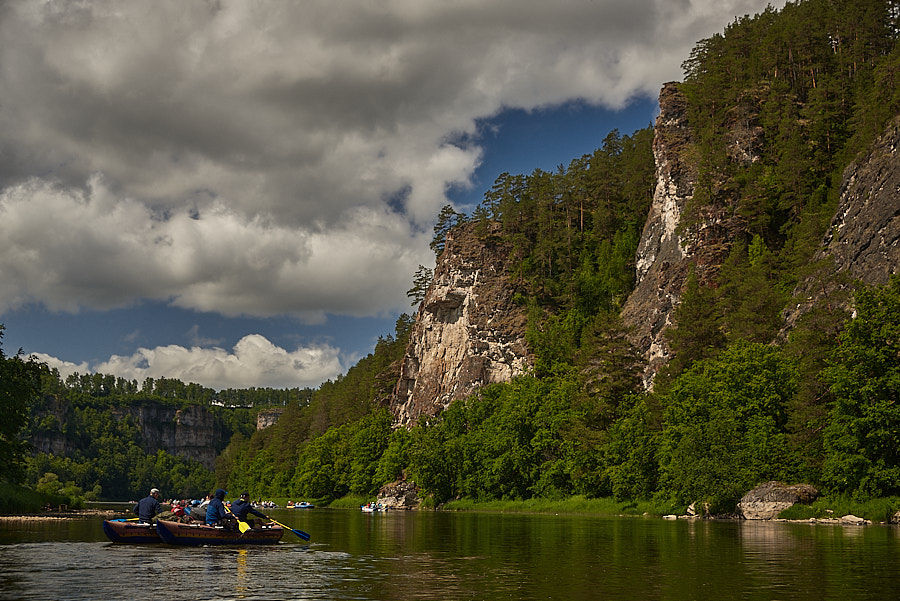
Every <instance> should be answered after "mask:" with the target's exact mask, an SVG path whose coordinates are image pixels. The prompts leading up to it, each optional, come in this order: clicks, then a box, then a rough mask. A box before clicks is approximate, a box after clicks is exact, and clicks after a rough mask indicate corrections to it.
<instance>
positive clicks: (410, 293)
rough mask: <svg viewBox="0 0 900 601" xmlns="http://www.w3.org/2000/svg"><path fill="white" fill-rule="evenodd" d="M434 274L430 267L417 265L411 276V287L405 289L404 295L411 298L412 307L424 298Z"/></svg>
mask: <svg viewBox="0 0 900 601" xmlns="http://www.w3.org/2000/svg"><path fill="white" fill-rule="evenodd" d="M433 278H434V274H433V272H432V270H431V269H429V268H428V267H425V266H424V265H419V268H418V269H417V270H416V275H415V276H413V287H412V288H410V289H409V290H407V291H406V296H407V297H408V298H411V299H412V302H411V303H410V304H411V305H412V306H413V307H415V306H417V305H418V304H419V303H421V302H422V301H423V300H424V299H425V292H426V291H427V290H428V286H430V285H431V280H432V279H433Z"/></svg>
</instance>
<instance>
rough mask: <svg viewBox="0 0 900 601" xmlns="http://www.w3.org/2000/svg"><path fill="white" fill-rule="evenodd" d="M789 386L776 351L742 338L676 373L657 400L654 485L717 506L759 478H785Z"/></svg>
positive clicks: (789, 372) (793, 377)
mask: <svg viewBox="0 0 900 601" xmlns="http://www.w3.org/2000/svg"><path fill="white" fill-rule="evenodd" d="M796 385H797V374H796V368H795V367H794V365H793V364H791V362H790V361H789V360H787V359H786V358H785V357H784V356H783V353H782V352H781V351H780V350H778V349H777V348H775V347H771V346H768V345H762V344H758V343H750V342H743V341H740V342H737V343H735V344H733V345H731V346H729V347H728V348H727V349H726V350H725V351H724V352H723V353H722V354H721V355H720V356H719V357H718V358H716V359H707V360H704V361H700V362H698V363H696V364H695V365H694V366H693V367H692V368H691V369H689V370H688V371H686V372H684V373H683V374H681V376H679V377H678V379H677V380H676V381H675V382H674V383H673V385H672V387H671V389H670V390H669V392H668V395H667V398H666V399H664V401H663V402H664V405H665V426H664V428H663V431H662V434H661V443H660V449H659V454H660V470H661V473H660V476H661V483H660V484H661V488H662V489H663V490H664V491H665V492H667V493H668V494H670V495H672V497H673V498H675V499H677V500H681V501H684V502H691V501H704V502H709V503H710V505H711V506H712V507H713V508H719V509H721V508H724V507H727V506H728V505H729V504H730V505H732V506H733V504H734V503H735V502H736V501H737V500H738V499H739V498H740V497H741V496H742V495H743V494H744V493H745V492H746V491H748V490H750V489H751V488H753V486H755V485H756V484H758V483H759V482H763V481H767V480H778V479H785V478H787V476H789V475H790V473H791V469H792V465H791V458H790V456H789V454H788V453H787V437H786V431H785V423H786V421H787V406H788V401H789V400H790V399H791V397H792V396H793V394H794V392H795V390H796Z"/></svg>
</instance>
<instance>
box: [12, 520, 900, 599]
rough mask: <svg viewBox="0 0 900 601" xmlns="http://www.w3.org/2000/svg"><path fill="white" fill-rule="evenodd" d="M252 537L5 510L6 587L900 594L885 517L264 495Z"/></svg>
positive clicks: (288, 592) (47, 593)
mask: <svg viewBox="0 0 900 601" xmlns="http://www.w3.org/2000/svg"><path fill="white" fill-rule="evenodd" d="M270 514H271V515H272V517H274V518H275V519H277V520H278V521H280V522H282V523H284V524H286V525H289V526H291V527H293V528H295V529H300V530H303V531H306V532H308V533H310V534H311V535H312V538H311V540H310V541H309V542H308V543H307V542H305V541H303V540H301V539H300V538H298V537H297V536H295V535H294V534H293V533H291V532H290V531H286V532H285V535H284V538H283V539H282V541H281V543H279V544H277V545H270V546H259V547H201V548H180V547H170V546H167V545H117V544H113V543H110V542H108V541H107V539H106V538H105V536H104V534H103V530H102V527H101V520H100V518H96V517H91V518H77V519H72V520H64V521H52V522H48V521H0V599H4V600H5V599H9V600H29V599H40V600H57V601H61V600H91V601H95V600H116V599H123V600H124V599H127V600H132V599H154V600H161V601H179V600H192V601H193V600H197V599H248V600H255V599H259V600H266V601H279V600H287V599H309V600H319V599H322V600H325V599H327V600H339V599H360V600H397V601H401V600H410V599H428V600H431V601H440V600H453V601H460V600H468V599H472V600H476V599H479V600H482V599H483V600H495V599H519V600H530V599H534V600H537V599H542V600H547V599H560V600H567V601H580V600H592V601H593V600H605V601H620V600H621V601H624V600H626V599H627V600H628V601H635V600H666V601H669V600H671V601H681V600H710V601H712V600H716V601H717V600H722V599H747V600H760V601H763V600H765V601H775V600H778V599H784V600H791V601H805V600H809V601H813V600H815V601H822V600H829V599H833V600H840V601H855V600H860V601H862V600H866V601H869V600H873V599H879V600H888V599H900V578H898V574H897V567H898V566H900V531H898V529H897V527H895V526H883V525H871V526H854V527H846V526H845V527H842V526H837V525H823V524H795V523H764V522H737V521H735V522H730V521H721V522H720V521H685V520H678V521H667V520H662V519H658V518H626V517H596V516H572V515H522V514H499V513H498V514H494V513H453V512H388V513H381V514H367V513H362V512H359V511H350V510H337V509H319V508H317V509H312V510H286V509H285V510H274V511H271V512H270Z"/></svg>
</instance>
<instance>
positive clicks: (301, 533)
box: [266, 516, 309, 540]
mask: <svg viewBox="0 0 900 601" xmlns="http://www.w3.org/2000/svg"><path fill="white" fill-rule="evenodd" d="M266 519H268V520H272V518H270V517H269V516H266ZM272 521H273V522H275V523H276V524H278V525H279V526H281V527H282V528H287V529H288V530H290V531H291V532H293V533H294V534H296V535H297V536H299V537H300V538H302V539H303V540H309V535H308V534H307V533H306V532H304V531H303V530H294V529H293V528H291V527H290V526H285V525H284V524H282V523H281V522H279V521H278V520H272Z"/></svg>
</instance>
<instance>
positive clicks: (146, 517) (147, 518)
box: [134, 488, 162, 524]
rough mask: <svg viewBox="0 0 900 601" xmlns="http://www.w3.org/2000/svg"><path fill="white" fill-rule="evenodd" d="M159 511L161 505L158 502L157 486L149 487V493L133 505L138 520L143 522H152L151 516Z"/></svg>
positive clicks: (154, 515)
mask: <svg viewBox="0 0 900 601" xmlns="http://www.w3.org/2000/svg"><path fill="white" fill-rule="evenodd" d="M160 511H162V506H161V505H160V504H159V489H158V488H151V489H150V494H149V495H147V496H146V497H144V498H143V499H141V500H140V501H138V503H137V505H135V506H134V513H135V514H137V516H138V521H140V522H143V523H145V524H150V523H152V522H153V518H154V517H156V514H158V513H159V512H160Z"/></svg>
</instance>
